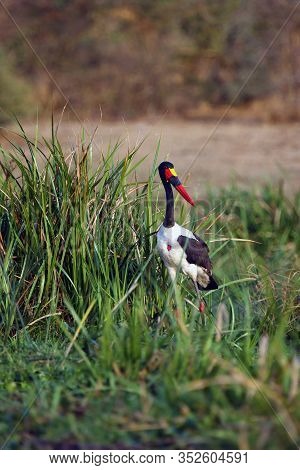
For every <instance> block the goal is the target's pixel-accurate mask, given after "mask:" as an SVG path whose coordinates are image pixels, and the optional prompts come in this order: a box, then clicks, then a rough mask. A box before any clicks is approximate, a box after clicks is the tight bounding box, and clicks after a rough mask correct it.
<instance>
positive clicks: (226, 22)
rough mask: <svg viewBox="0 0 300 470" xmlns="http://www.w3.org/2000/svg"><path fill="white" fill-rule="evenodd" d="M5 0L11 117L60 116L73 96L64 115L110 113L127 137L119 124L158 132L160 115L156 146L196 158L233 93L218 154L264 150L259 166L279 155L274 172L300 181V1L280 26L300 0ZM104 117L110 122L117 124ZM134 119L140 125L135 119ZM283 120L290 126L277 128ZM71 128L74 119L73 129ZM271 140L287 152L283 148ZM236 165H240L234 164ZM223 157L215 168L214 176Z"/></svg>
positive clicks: (2, 60)
mask: <svg viewBox="0 0 300 470" xmlns="http://www.w3.org/2000/svg"><path fill="white" fill-rule="evenodd" d="M2 4H3V5H2V6H1V7H0V124H1V125H2V126H3V125H4V126H5V125H7V123H9V121H10V120H11V118H12V114H16V115H17V116H18V117H19V118H22V119H26V120H27V122H30V119H32V120H33V122H34V121H35V119H36V114H37V112H38V114H39V119H42V118H43V117H46V118H48V119H49V117H50V116H51V113H52V112H53V111H54V113H57V115H59V114H60V113H61V112H62V110H63V108H64V106H65V105H66V102H67V103H68V106H67V107H66V110H65V118H64V121H65V122H66V121H68V120H69V121H70V122H72V121H74V123H75V121H77V122H78V121H81V123H82V122H84V123H85V125H87V126H89V125H90V124H91V127H93V126H94V124H95V123H97V122H99V121H100V120H101V122H102V123H103V126H102V139H103V140H104V141H105V142H106V140H107V139H108V138H111V136H112V135H113V136H119V135H120V134H122V132H123V131H124V128H122V125H121V126H120V122H121V123H122V122H126V123H127V128H126V133H127V134H130V135H132V137H131V139H132V141H134V142H136V140H137V138H138V136H142V137H143V136H144V135H146V134H147V135H148V134H149V133H150V134H151V132H152V127H151V129H150V130H149V125H148V124H149V122H150V123H152V125H153V123H155V125H156V127H155V132H154V133H153V136H154V139H153V141H151V139H150V142H149V148H146V150H147V151H148V150H150V149H152V150H153V145H154V144H153V142H154V141H157V136H158V135H161V134H163V135H164V136H165V139H162V145H163V152H164V153H171V154H174V158H175V160H176V159H178V158H179V156H180V155H181V156H182V155H183V152H185V153H184V154H185V155H186V158H189V159H190V161H192V159H193V158H194V157H195V155H197V151H198V150H199V148H201V145H202V144H203V142H204V140H205V138H206V137H207V136H208V135H209V132H210V129H211V125H210V123H215V122H217V120H218V119H219V118H220V116H222V113H224V111H225V110H226V109H227V107H228V106H229V105H230V103H232V101H233V100H234V103H233V106H232V107H231V108H230V111H229V112H228V113H226V117H225V119H224V120H223V122H225V123H232V122H235V123H236V124H238V125H237V127H235V128H233V127H230V126H229V127H227V128H224V126H223V127H222V126H221V127H220V131H221V133H222V132H223V131H224V132H225V134H226V135H225V136H224V135H223V137H222V138H223V141H222V142H223V143H224V142H225V148H224V146H223V145H220V143H218V142H217V141H216V140H214V139H211V141H212V142H211V145H212V147H211V150H210V153H209V155H208V156H212V155H214V154H216V152H217V153H218V152H219V155H220V159H219V160H222V161H224V158H226V155H228V154H230V155H231V156H232V155H235V153H237V152H238V153H239V154H242V153H243V154H247V153H249V155H250V154H253V153H255V152H256V154H257V155H256V157H257V158H256V160H255V162H256V163H257V161H258V162H260V161H263V160H266V159H268V158H270V155H269V154H270V152H272V155H273V157H272V158H273V160H272V161H273V162H274V159H275V160H276V162H275V163H274V166H273V169H274V171H275V167H276V168H277V166H278V165H281V166H283V167H284V168H285V170H286V171H288V169H289V168H290V169H292V178H293V175H294V171H295V159H296V164H297V162H298V151H299V146H298V139H297V134H298V132H299V126H298V122H299V118H300V68H299V65H300V8H297V9H296V10H295V11H294V13H293V14H292V16H291V17H290V18H289V20H288V22H287V24H286V25H285V26H284V28H283V29H282V30H281V31H280V28H281V27H282V25H283V23H284V21H285V20H286V19H287V18H288V17H289V15H290V13H291V12H292V10H293V8H294V7H295V6H296V5H297V1H296V0H251V1H247V0H225V1H224V0H181V1H180V2H179V1H176V0H156V1H153V0H131V1H129V0H127V1H126V0H123V1H121V0H109V1H108V0H90V1H88V2H87V1H85V0H72V1H71V0H55V1H52V2H49V1H48V0H39V1H38V2H36V1H33V0H4V1H3V2H2ZM3 6H4V7H3ZM276 33H279V34H278V37H277V39H276V41H275V42H274V43H273V44H272V45H271V47H270V48H269V49H268V46H269V45H270V43H271V41H272V39H274V37H275V35H276ZM267 49H268V50H267ZM265 52H266V55H265V57H264V58H263V60H262V61H261V63H260V65H259V66H258V67H257V69H256V70H255V73H253V75H252V76H251V77H250V79H249V81H248V82H247V84H246V85H245V83H246V81H247V77H248V76H249V74H251V73H252V72H253V70H254V68H255V67H256V64H257V63H258V61H259V60H260V58H262V55H263V54H264V53H265ZM244 85H245V86H244ZM175 121H176V123H177V124H174V122H175ZM183 121H184V123H183ZM22 122H23V121H22ZM105 122H109V123H110V125H109V126H108V127H107V128H106V127H105V124H104V123H105ZM131 122H135V123H137V122H138V123H139V124H134V125H133V126H132V127H131ZM141 122H142V124H141ZM178 122H180V123H182V124H181V125H180V126H179V128H178ZM113 123H116V126H117V127H116V128H114V126H113ZM157 123H159V125H157ZM199 123H202V124H203V125H201V126H200V125H199ZM262 123H263V124H264V129H265V130H266V134H263V135H261V132H262V131H261V124H262ZM188 124H189V127H187V126H188ZM275 124H276V125H282V127H281V128H280V127H276V128H274V125H275ZM74 125H75V124H74ZM243 125H246V126H248V127H247V128H245V127H243ZM174 126H175V127H174ZM239 126H242V127H239ZM272 126H273V127H272ZM71 127H72V126H71ZM72 129H74V128H73V127H72ZM182 129H184V130H185V132H184V135H183V133H182V132H179V130H182ZM228 129H229V131H228ZM279 129H280V131H279V132H278V130H279ZM2 132H3V131H2ZM45 132H46V131H45ZM74 132H75V133H76V131H74ZM224 132H223V134H224ZM66 134H68V135H70V128H68V131H65V132H64V137H65V138H67V137H66ZM241 135H242V136H243V139H242V141H241V142H240V144H241V147H239V148H238V149H237V148H236V139H237V138H240V136H241ZM179 136H180V138H179ZM176 139H177V140H176ZM182 139H184V142H183V143H182ZM274 139H275V140H274ZM276 139H277V140H276ZM168 141H169V144H168V143H167V142H168ZM266 141H267V142H270V145H271V146H272V145H273V146H274V145H275V147H276V149H279V153H278V154H277V157H276V155H274V148H273V147H272V148H270V146H268V145H267V146H266V144H264V142H266ZM251 143H253V146H252V147H251V145H252V144H251ZM214 144H215V145H216V146H215V147H214ZM218 145H219V147H218ZM243 145H244V146H245V145H250V148H243ZM225 149H226V151H225ZM222 151H223V152H224V153H225V154H226V155H224V158H223V157H222V155H221V154H222ZM220 152H221V154H220ZM257 152H258V153H257ZM291 153H292V159H289V161H288V164H287V165H286V164H285V162H286V159H287V158H290V157H291ZM295 154H297V157H295ZM206 156H207V155H206ZM276 158H277V159H276ZM242 161H244V160H243V159H242V158H241V162H242ZM225 163H226V165H225V166H226V168H230V171H231V170H232V166H233V165H232V163H233V162H230V161H226V162H225ZM217 164H218V162H216V163H215V166H213V167H212V168H211V169H210V167H209V168H208V170H207V171H208V174H207V175H206V176H207V177H211V175H212V172H213V169H214V168H215V167H216V165H217ZM241 164H242V165H244V166H243V167H241V168H240V173H241V174H242V173H243V174H245V172H246V170H247V168H249V160H246V161H245V164H244V163H241ZM251 166H253V165H251ZM296 170H297V171H299V168H298V166H297V168H296ZM237 171H239V167H237ZM272 171H273V170H272V168H271V169H270V172H271V173H272ZM299 176H300V174H299V173H297V175H296V177H297V178H298V177H299ZM242 178H243V177H242Z"/></svg>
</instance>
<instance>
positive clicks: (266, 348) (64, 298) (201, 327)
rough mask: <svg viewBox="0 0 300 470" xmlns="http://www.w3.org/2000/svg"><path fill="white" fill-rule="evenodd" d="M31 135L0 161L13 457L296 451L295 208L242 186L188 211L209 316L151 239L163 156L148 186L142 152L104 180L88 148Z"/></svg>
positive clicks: (6, 387)
mask: <svg viewBox="0 0 300 470" xmlns="http://www.w3.org/2000/svg"><path fill="white" fill-rule="evenodd" d="M22 137H23V140H24V144H25V145H26V146H27V148H26V149H25V146H24V145H22V146H20V147H19V146H18V145H16V144H14V143H13V146H14V149H13V151H12V152H10V153H8V152H7V151H4V149H2V159H1V162H2V163H1V186H0V188H1V191H0V219H1V239H0V241H1V243H0V269H1V271H0V309H1V324H0V328H1V340H0V341H1V346H2V351H1V355H0V381H1V391H0V411H1V416H2V420H1V425H0V436H1V444H2V446H4V448H20V447H22V448H74V447H75V448H84V447H86V446H89V447H92V448H97V447H98V448H107V447H111V448H120V447H121V448H124V447H135V448H136V447H137V448H143V447H147V448H149V447H154V448H241V449H242V448H247V447H250V448H295V447H296V445H297V439H298V429H297V423H299V409H300V408H299V393H298V392H299V384H298V377H299V361H298V359H297V345H298V337H299V297H298V294H297V292H299V275H298V274H297V273H298V272H299V267H300V266H299V240H300V238H299V237H300V235H299V234H300V231H299V212H300V205H299V202H300V199H299V196H297V197H295V199H294V200H293V201H289V200H288V199H286V198H285V196H284V194H282V192H281V191H280V188H279V189H278V190H277V189H274V188H265V189H264V191H262V192H261V194H259V195H254V194H253V193H251V192H246V191H241V190H239V189H237V188H231V189H228V190H226V191H225V192H224V193H222V194H216V193H214V194H210V200H211V204H212V208H211V209H210V210H207V212H206V213H205V215H204V217H201V219H200V220H199V218H198V217H197V212H196V211H195V212H192V213H191V221H190V223H191V225H192V227H193V228H194V229H196V230H197V231H198V233H199V232H202V234H203V236H204V237H205V239H206V240H207V241H209V245H210V249H211V256H212V259H213V261H214V270H215V273H216V275H217V276H218V278H219V283H220V288H219V290H218V291H214V292H212V293H205V299H206V302H207V309H206V313H205V314H204V315H203V316H201V314H200V313H199V311H198V307H197V299H196V296H195V293H194V291H193V287H192V285H191V284H190V281H188V280H186V279H184V278H183V277H182V276H181V275H180V276H178V280H177V281H178V282H177V287H176V288H175V289H174V288H173V287H172V286H170V284H169V279H168V277H167V275H166V272H165V269H164V268H163V267H162V265H161V263H160V261H159V259H158V258H157V256H156V253H155V244H156V242H155V238H154V237H153V236H150V233H151V232H153V231H155V230H156V229H157V228H158V225H159V223H160V221H161V219H162V208H161V205H160V203H159V194H158V187H157V185H156V183H155V167H156V160H157V158H158V154H159V147H158V148H157V150H156V156H155V158H154V166H153V171H152V173H151V175H150V177H149V180H148V182H146V183H142V182H137V181H135V179H134V169H135V168H136V165H137V164H141V163H142V161H143V160H141V161H139V162H138V163H136V162H135V159H134V157H135V154H136V153H137V150H138V149H136V148H134V149H132V150H131V151H129V152H128V153H127V154H126V155H125V156H124V158H123V159H120V160H118V159H117V158H116V151H117V149H119V150H120V149H121V147H120V146H121V144H116V145H115V146H111V147H110V148H109V149H108V151H107V153H106V155H105V156H103V157H102V159H101V163H100V164H99V166H98V168H97V170H96V171H92V170H91V160H92V155H93V153H92V147H91V146H90V145H88V146H84V145H83V147H82V149H75V150H74V151H73V152H72V153H71V154H70V155H64V152H63V150H62V148H61V146H60V143H59V141H58V140H57V138H56V135H55V133H54V132H53V137H52V139H51V140H50V141H49V142H46V143H45V144H46V146H45V145H42V144H41V143H39V142H37V141H36V142H31V141H30V140H29V139H28V137H27V136H26V135H25V133H23V134H22ZM41 160H42V162H41ZM176 207H177V211H178V214H177V217H178V221H179V222H181V223H187V207H186V206H179V204H177V206H176ZM241 238H242V239H249V238H253V240H254V241H255V242H259V244H258V243H252V242H245V241H238V240H237V239H241ZM3 418H4V419H3Z"/></svg>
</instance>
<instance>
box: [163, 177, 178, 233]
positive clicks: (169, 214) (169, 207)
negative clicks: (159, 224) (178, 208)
mask: <svg viewBox="0 0 300 470" xmlns="http://www.w3.org/2000/svg"><path fill="white" fill-rule="evenodd" d="M163 185H164V188H165V191H166V215H165V219H164V227H173V226H174V225H175V220H174V196H173V190H172V186H171V185H170V183H167V182H163Z"/></svg>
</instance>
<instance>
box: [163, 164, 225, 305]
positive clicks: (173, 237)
mask: <svg viewBox="0 0 300 470" xmlns="http://www.w3.org/2000/svg"><path fill="white" fill-rule="evenodd" d="M158 171H159V175H160V178H161V181H162V184H163V185H164V188H165V192H166V214H165V218H164V221H163V224H162V225H161V227H160V229H159V230H158V232H157V248H158V252H159V254H160V257H161V258H162V260H163V262H164V264H165V266H166V268H167V270H168V272H169V274H170V277H171V279H172V281H174V280H175V278H176V273H177V272H178V271H179V270H180V269H181V271H182V272H183V273H184V274H186V275H187V276H189V277H190V278H191V279H192V280H193V282H194V285H195V289H196V292H197V295H198V297H199V296H200V293H199V290H205V291H209V290H214V289H217V288H218V284H217V283H216V281H215V280H214V278H213V276H212V263H211V261H210V259H209V255H208V252H209V248H208V246H207V244H206V243H205V242H204V241H203V240H201V238H199V237H198V236H197V235H195V234H194V233H193V232H191V231H190V230H187V229H186V228H184V227H181V226H180V225H178V224H177V223H176V222H175V218H174V196H173V190H172V186H174V188H175V189H176V190H177V191H178V192H179V194H181V196H182V197H183V198H184V199H185V200H186V201H187V202H189V203H190V204H191V205H192V206H194V201H193V199H192V198H191V196H190V195H189V194H188V193H187V191H186V189H185V188H184V186H183V185H182V184H181V182H180V180H179V178H178V176H177V174H176V171H175V169H174V165H173V164H172V163H170V162H162V163H161V164H160V165H159V167H158ZM204 305H205V304H204V303H203V302H200V305H199V310H200V312H203V311H204V308H205V306H204Z"/></svg>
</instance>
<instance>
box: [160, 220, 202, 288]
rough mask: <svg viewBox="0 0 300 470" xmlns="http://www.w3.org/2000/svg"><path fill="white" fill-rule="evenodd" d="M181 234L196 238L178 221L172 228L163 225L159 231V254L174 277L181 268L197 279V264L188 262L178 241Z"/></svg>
mask: <svg viewBox="0 0 300 470" xmlns="http://www.w3.org/2000/svg"><path fill="white" fill-rule="evenodd" d="M180 235H183V236H185V237H189V238H194V239H196V237H195V236H194V234H193V233H192V232H191V231H190V230H187V229H185V228H184V227H181V226H180V225H178V224H176V223H175V225H174V226H173V227H170V228H168V227H164V226H163V225H161V227H160V229H159V231H158V232H157V248H158V251H159V254H160V256H161V258H162V260H163V262H164V264H165V266H166V267H167V268H168V271H169V273H170V275H171V277H172V278H173V279H174V278H175V276H176V271H177V270H178V269H179V268H181V269H182V271H183V272H184V273H185V274H187V275H189V276H190V277H191V278H193V279H194V280H196V278H197V266H196V265H195V264H190V263H188V262H187V260H186V254H185V252H184V250H183V249H182V247H181V246H180V245H179V243H178V241H177V239H178V237H179V236H180ZM168 248H169V249H168Z"/></svg>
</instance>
